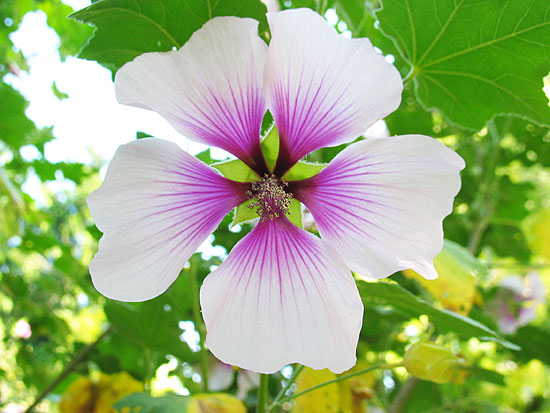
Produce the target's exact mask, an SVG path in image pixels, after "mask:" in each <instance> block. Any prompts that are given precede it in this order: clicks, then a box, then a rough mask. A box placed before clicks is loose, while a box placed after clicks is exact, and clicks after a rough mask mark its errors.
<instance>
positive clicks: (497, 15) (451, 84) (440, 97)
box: [376, 0, 550, 130]
mask: <svg viewBox="0 0 550 413" xmlns="http://www.w3.org/2000/svg"><path fill="white" fill-rule="evenodd" d="M376 16H377V17H378V19H379V20H380V28H381V29H382V31H383V32H384V33H386V34H387V35H389V36H391V37H393V38H394V40H395V44H396V46H397V47H398V49H399V50H400V52H401V54H402V56H403V57H404V58H405V59H406V60H407V61H408V62H409V64H410V69H411V73H410V76H411V77H412V78H413V79H414V85H415V90H416V95H417V97H418V99H419V100H420V101H421V102H422V104H423V105H424V106H425V107H427V108H438V109H439V110H441V112H442V113H443V114H444V116H445V117H446V118H448V119H449V120H450V121H451V122H453V123H455V124H459V125H462V126H463V127H465V128H468V129H474V130H479V129H481V128H482V127H483V125H484V124H485V123H486V122H487V121H488V120H490V119H491V118H492V117H493V116H494V115H498V114H514V115H517V116H521V117H525V118H528V119H531V120H532V121H533V122H536V123H538V124H541V125H548V124H550V109H549V107H548V99H547V98H546V96H545V95H544V93H543V91H542V86H543V82H542V78H543V77H544V76H545V75H547V74H548V71H549V69H550V64H549V61H548V53H549V52H550V4H549V3H548V0H533V1H511V0H508V1H505V2H503V1H501V0H487V1H482V2H480V1H478V0H458V1H455V0H438V1H433V2H426V1H422V0H407V1H402V0H383V9H382V10H380V11H378V12H377V13H376Z"/></svg>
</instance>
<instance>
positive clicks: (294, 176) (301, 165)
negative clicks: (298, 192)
mask: <svg viewBox="0 0 550 413" xmlns="http://www.w3.org/2000/svg"><path fill="white" fill-rule="evenodd" d="M325 166H327V164H323V163H309V162H298V163H297V164H296V165H294V166H293V167H292V168H290V169H289V170H288V172H287V173H286V174H284V176H283V180H285V181H300V180H302V179H307V178H311V177H312V176H315V175H317V174H318V173H319V172H321V170H322V169H323V168H324V167H325Z"/></svg>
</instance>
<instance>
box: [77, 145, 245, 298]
mask: <svg viewBox="0 0 550 413" xmlns="http://www.w3.org/2000/svg"><path fill="white" fill-rule="evenodd" d="M241 185H243V184H240V183H236V182H233V181H229V180H227V179H226V178H224V177H222V176H220V175H218V174H217V173H216V172H214V171H213V170H211V169H210V168H209V167H208V166H206V165H204V164H203V163H202V162H200V161H199V160H197V159H195V158H194V157H193V156H191V155H189V154H187V153H186V152H184V151H183V150H181V149H180V148H179V147H178V146H177V145H176V144H174V143H172V142H168V141H164V140H161V139H140V140H137V141H133V142H130V143H128V144H126V145H122V146H121V147H120V148H119V149H118V150H117V152H116V154H115V156H114V158H113V160H112V161H111V163H110V164H109V169H108V171H107V175H106V177H105V181H104V182H103V184H102V185H101V187H100V188H99V189H98V190H96V191H95V192H93V193H92V194H91V195H90V196H89V197H88V200H87V201H88V207H89V208H90V212H91V214H92V217H93V218H94V220H95V222H96V225H97V227H98V228H99V229H100V230H101V231H102V232H103V233H104V235H103V237H102V238H101V239H100V241H99V249H98V252H97V254H96V256H95V257H94V259H93V260H92V262H91V263H90V273H91V275H92V281H93V283H94V285H95V287H96V288H97V290H98V291H99V292H100V293H102V294H103V295H105V296H106V297H109V298H114V299H117V300H123V301H143V300H147V299H150V298H153V297H156V296H157V295H159V294H161V293H162V292H164V291H165V290H166V289H167V288H168V287H169V286H170V284H172V282H173V281H174V280H175V279H176V278H177V276H178V274H179V273H180V271H181V269H182V268H183V265H184V264H185V262H186V261H187V260H188V259H189V257H190V256H191V254H193V252H194V251H195V250H196V249H197V248H198V247H199V245H200V244H201V243H202V242H203V241H204V240H205V239H206V238H207V237H208V236H209V235H210V234H211V233H212V231H213V230H214V229H215V228H216V226H217V225H218V224H219V222H220V221H221V220H222V218H223V217H224V216H225V215H226V214H227V213H228V212H229V211H230V210H231V209H232V208H233V207H234V206H235V205H237V204H239V203H240V202H242V201H243V200H244V199H246V195H245V194H244V190H243V189H242V188H241Z"/></svg>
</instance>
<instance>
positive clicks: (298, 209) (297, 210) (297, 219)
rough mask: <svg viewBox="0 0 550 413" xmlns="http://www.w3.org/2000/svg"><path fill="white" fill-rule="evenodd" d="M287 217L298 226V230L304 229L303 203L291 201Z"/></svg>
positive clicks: (295, 200)
mask: <svg viewBox="0 0 550 413" xmlns="http://www.w3.org/2000/svg"><path fill="white" fill-rule="evenodd" d="M286 217H287V218H288V220H289V221H290V222H292V223H293V224H294V225H296V226H297V227H298V228H303V227H304V225H303V223H302V203H301V202H300V201H298V200H297V199H296V198H293V199H291V200H290V207H289V208H288V212H287V213H286Z"/></svg>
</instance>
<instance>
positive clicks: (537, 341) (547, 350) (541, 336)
mask: <svg viewBox="0 0 550 413" xmlns="http://www.w3.org/2000/svg"><path fill="white" fill-rule="evenodd" d="M510 340H512V341H513V342H514V343H516V344H517V345H518V346H521V351H520V352H519V353H518V357H517V358H518V359H520V360H522V361H529V360H531V359H534V358H536V359H539V360H540V361H542V362H543V363H545V364H547V365H549V364H550V346H549V345H548V343H550V329H548V328H541V327H538V326H532V325H527V326H524V327H521V328H519V329H518V330H517V331H516V334H515V335H514V336H513V337H511V338H510Z"/></svg>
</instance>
